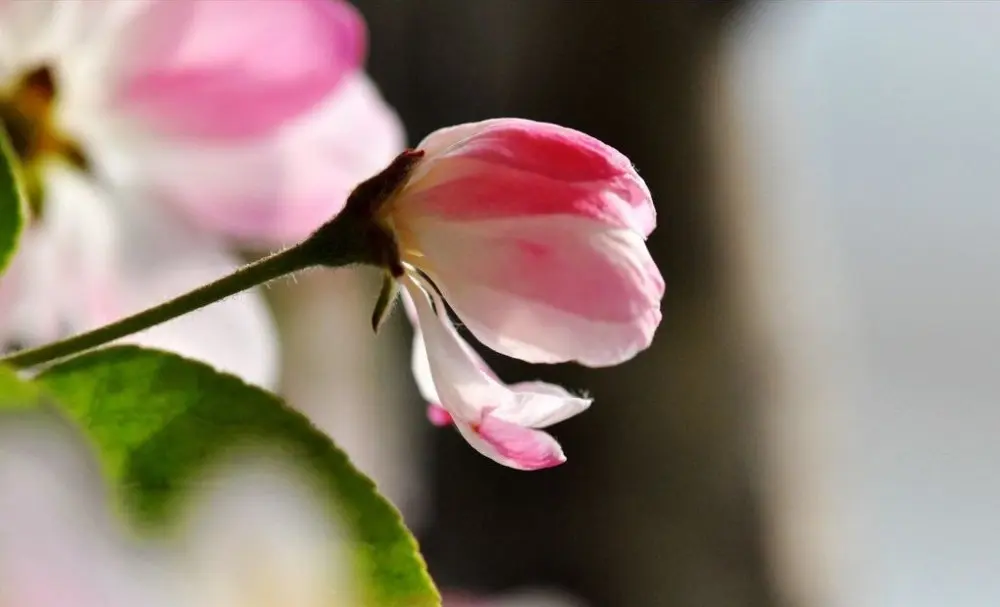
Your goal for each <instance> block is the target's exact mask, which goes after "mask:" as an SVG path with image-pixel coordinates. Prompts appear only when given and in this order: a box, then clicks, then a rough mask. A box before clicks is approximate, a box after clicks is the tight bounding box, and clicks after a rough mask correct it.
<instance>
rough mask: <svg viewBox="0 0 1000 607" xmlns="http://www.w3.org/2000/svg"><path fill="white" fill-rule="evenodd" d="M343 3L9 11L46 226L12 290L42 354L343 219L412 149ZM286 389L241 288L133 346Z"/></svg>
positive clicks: (4, 15) (14, 128)
mask: <svg viewBox="0 0 1000 607" xmlns="http://www.w3.org/2000/svg"><path fill="white" fill-rule="evenodd" d="M365 39H366V34H365V27H364V22H363V20H362V18H361V17H360V15H359V14H358V13H357V12H356V11H355V9H354V8H353V7H352V6H351V5H350V4H349V3H347V2H343V1H339V0H254V1H253V2H233V1H230V0H0V79H2V81H3V82H4V84H5V87H4V90H5V91H7V93H6V94H5V96H3V97H0V105H2V107H3V109H4V116H3V118H4V119H5V125H6V126H7V127H8V131H9V132H10V133H11V136H12V139H13V140H14V144H15V147H17V148H18V151H19V153H20V154H21V156H22V158H23V160H24V163H25V166H26V169H27V175H28V177H29V185H32V186H35V187H34V189H33V190H32V193H33V194H34V196H35V197H36V198H37V200H35V202H36V204H37V206H38V207H40V209H41V212H40V213H39V214H37V216H35V217H34V218H33V219H32V222H31V226H30V228H29V230H28V231H27V234H26V235H25V239H24V246H23V248H22V250H21V251H20V253H19V254H18V256H17V258H16V259H15V261H14V265H13V267H12V268H11V270H10V273H9V275H7V276H5V277H4V278H3V280H2V282H0V341H5V342H7V343H8V345H10V346H30V345H37V344H38V343H39V342H44V341H49V340H52V339H56V338H59V337H62V336H65V335H66V334H68V333H75V332H79V331H82V330H85V329H88V328H91V327H93V326H95V325H98V324H102V323H103V322H106V321H107V320H109V319H113V318H115V317H118V316H121V315H123V314H127V313H130V312H133V311H136V310H138V309H141V308H144V307H148V306H149V305H152V304H154V303H158V302H159V301H162V300H164V299H166V298H169V297H171V296H174V295H177V294H179V293H180V292H182V291H184V290H187V289H189V288H192V287H194V286H197V285H198V284H200V283H202V282H204V281H206V280H209V279H212V278H215V277H218V276H220V275H222V274H225V273H227V272H229V271H231V270H232V269H233V268H235V267H236V266H237V265H238V263H239V260H238V259H237V258H236V257H235V256H234V255H232V254H231V253H229V252H228V250H229V246H230V244H236V245H239V246H241V247H243V248H251V249H260V248H276V247H278V246H282V245H285V244H291V243H293V242H294V241H295V240H297V239H299V238H302V237H304V236H305V235H307V234H308V233H309V232H310V231H311V230H312V229H314V228H315V227H317V226H318V225H320V224H321V223H322V222H323V221H325V220H327V219H329V218H330V217H332V216H333V215H335V214H336V213H337V212H338V211H339V210H340V208H341V207H342V205H343V203H344V201H345V199H346V197H347V194H348V193H349V191H350V190H351V188H352V187H353V186H354V184H355V183H356V182H358V181H360V180H361V179H363V178H365V177H366V176H368V175H369V174H371V173H373V172H375V171H377V170H378V169H379V168H380V167H381V166H383V165H384V164H385V163H386V162H387V161H388V160H389V159H391V158H392V157H393V156H394V155H395V154H396V153H397V152H398V151H399V150H400V149H401V148H402V146H403V131H402V128H401V125H400V123H399V121H398V119H397V117H396V116H395V114H394V113H393V112H392V110H391V109H390V108H389V107H388V106H387V105H386V104H385V103H384V101H383V100H382V99H381V97H380V95H379V93H378V91H377V90H376V88H375V87H374V85H373V84H372V83H371V81H370V80H369V79H368V77H367V76H366V75H365V74H364V72H363V71H362V63H363V59H364V55H365V44H366V42H365ZM136 340H137V341H141V342H144V343H149V344H150V345H158V346H163V347H168V348H171V349H175V350H180V351H181V352H182V353H185V354H188V355H190V356H194V357H197V358H203V359H205V360H208V361H209V362H212V363H215V364H217V365H219V366H221V367H223V368H225V369H227V370H230V371H234V372H237V373H239V374H241V375H243V376H244V377H245V378H247V379H249V380H250V381H255V382H257V383H261V384H264V385H267V384H269V383H271V382H272V381H273V380H274V375H275V369H274V366H275V360H276V357H275V354H274V341H275V340H274V336H273V327H272V323H271V319H270V317H269V315H268V313H267V311H266V308H265V307H264V305H263V303H262V301H260V300H259V295H257V294H244V295H241V296H238V297H235V298H231V299H230V300H227V301H225V302H221V303H220V304H217V305H215V306H212V307H210V308H207V309H205V310H203V311H201V312H198V313H196V314H194V315H191V316H190V317H184V318H181V319H177V320H175V321H172V322H170V323H167V324H165V325H162V326H161V327H157V328H155V329H153V330H151V331H150V332H148V333H146V334H144V335H141V336H139V337H137V339H136Z"/></svg>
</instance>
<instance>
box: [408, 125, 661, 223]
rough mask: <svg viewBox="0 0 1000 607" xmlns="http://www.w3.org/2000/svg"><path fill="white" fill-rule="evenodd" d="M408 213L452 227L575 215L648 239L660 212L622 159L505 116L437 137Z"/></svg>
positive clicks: (573, 135)
mask: <svg viewBox="0 0 1000 607" xmlns="http://www.w3.org/2000/svg"><path fill="white" fill-rule="evenodd" d="M420 147H421V148H422V149H425V151H427V160H426V162H425V163H424V164H425V165H426V166H424V167H422V169H421V171H422V172H421V173H419V174H418V175H415V176H414V179H413V180H412V183H413V186H412V188H411V190H410V192H409V196H408V198H407V201H406V206H407V207H409V209H404V210H403V212H409V213H415V214H426V215H429V216H432V217H438V218H441V219H444V220H448V221H481V220H488V219H504V218H515V217H538V216H551V215H568V216H572V217H581V218H586V219H590V220H593V221H595V222H599V223H602V224H605V225H606V226H609V227H616V228H629V229H632V230H634V231H636V232H638V233H640V234H641V235H642V236H648V235H649V233H650V232H651V231H652V230H653V228H654V227H655V226H656V210H655V208H654V207H653V201H652V197H651V195H650V192H649V188H648V187H647V186H646V184H645V182H644V181H643V180H642V178H641V177H639V175H638V174H637V173H636V171H635V169H634V168H633V167H632V163H631V162H630V161H629V159H628V158H626V157H625V156H624V155H623V154H621V153H620V152H618V151H617V150H615V149H614V148H612V147H610V146H608V145H606V144H604V143H602V142H601V141H599V140H597V139H595V138H593V137H591V136H590V135H587V134H585V133H581V132H579V131H575V130H573V129H568V128H565V127H561V126H557V125H554V124H548V123H540V122H534V121H531V120H522V119H512V118H500V119H494V120H487V121H484V122H480V123H473V124H466V125H460V126H457V127H451V128H449V129H443V130H441V131H438V132H436V133H434V134H432V135H430V136H429V137H428V138H426V139H425V140H424V141H423V142H422V143H421V144H420Z"/></svg>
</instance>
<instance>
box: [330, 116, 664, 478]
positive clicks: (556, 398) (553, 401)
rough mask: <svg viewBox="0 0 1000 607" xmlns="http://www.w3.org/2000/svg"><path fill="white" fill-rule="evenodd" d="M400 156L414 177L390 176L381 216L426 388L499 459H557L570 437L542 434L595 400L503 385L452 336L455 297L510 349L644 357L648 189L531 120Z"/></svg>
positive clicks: (488, 336)
mask: <svg viewBox="0 0 1000 607" xmlns="http://www.w3.org/2000/svg"><path fill="white" fill-rule="evenodd" d="M419 154H423V155H422V157H421V156H419ZM403 160H405V161H406V162H397V163H395V164H394V166H396V167H397V169H398V168H399V167H401V166H403V165H407V166H406V171H407V172H406V173H403V174H399V172H398V171H397V172H396V173H393V175H392V176H391V177H392V179H389V178H388V177H387V178H386V180H389V181H392V182H393V183H392V184H387V186H386V188H385V189H384V199H376V200H375V202H376V204H375V208H374V209H373V210H374V213H375V215H376V221H377V223H378V224H379V225H380V226H381V227H382V229H383V230H385V231H386V232H387V233H389V234H390V235H391V236H392V238H393V240H394V242H395V249H396V251H394V252H393V254H395V255H398V257H399V263H398V264H395V263H394V264H392V266H393V267H394V268H402V272H403V276H401V277H400V278H401V280H402V282H403V284H404V286H405V287H406V291H407V293H408V297H404V301H406V302H408V303H407V307H408V309H409V311H410V315H411V319H412V320H414V321H415V322H416V324H418V325H419V329H420V330H419V332H418V334H417V344H416V345H415V349H414V371H415V374H416V377H417V382H418V385H419V387H420V388H421V391H422V393H423V394H424V396H425V397H426V398H427V399H428V400H429V401H430V402H431V403H434V404H439V405H440V406H441V407H443V408H444V409H445V410H446V411H447V413H448V414H449V415H450V416H451V418H452V420H453V421H454V423H455V426H456V427H457V428H458V430H459V431H460V432H461V433H462V434H463V436H465V438H466V439H467V440H468V441H469V442H470V443H471V444H472V445H473V446H474V447H476V448H477V449H479V450H480V451H481V452H483V453H484V454H486V455H487V456H489V457H491V458H493V459H495V460H497V461H499V462H500V463H503V464H505V465H508V466H512V467H516V468H522V469H537V468H544V467H548V466H552V465H555V464H558V463H561V462H562V461H564V460H565V457H564V456H563V454H562V450H561V449H560V448H559V445H558V443H556V442H555V440H554V439H553V438H552V437H551V436H549V435H548V434H546V433H545V432H542V431H541V430H538V428H542V427H545V426H547V425H550V424H552V423H555V422H556V421H559V420H562V419H565V418H567V417H569V416H571V415H574V414H576V413H579V412H580V411H583V410H584V409H586V408H587V406H588V405H589V404H590V401H589V400H588V399H584V398H578V397H575V396H572V395H571V394H569V393H568V392H566V391H565V390H562V389H561V388H558V387H556V386H551V385H548V384H543V383H540V382H532V383H529V384H521V385H517V386H507V385H504V384H503V383H502V382H501V381H500V380H499V379H497V378H496V376H495V375H494V374H493V373H492V372H491V371H490V370H489V368H488V367H487V366H486V364H485V362H483V361H482V359H480V358H479V356H478V355H477V354H476V353H475V352H474V351H473V350H472V348H471V347H470V346H469V345H468V344H467V343H466V342H465V341H464V340H463V339H462V337H461V336H460V335H459V334H458V332H457V331H456V330H455V327H454V326H453V325H452V323H451V320H450V319H449V318H448V314H447V311H446V309H445V306H444V300H447V302H448V304H449V305H450V306H451V307H452V308H453V309H454V311H455V313H456V314H457V315H458V318H459V319H460V320H461V321H462V323H463V324H464V325H465V326H466V327H467V328H468V329H469V331H471V332H472V334H473V335H475V336H476V337H477V338H478V339H479V340H480V341H482V342H483V343H484V344H486V345H487V346H489V347H490V348H492V349H494V350H496V351H498V352H501V353H503V354H506V355H508V356H512V357H515V358H519V359H521V360H525V361H529V362H539V363H556V362H565V361H576V362H579V363H582V364H585V365H589V366H605V365H614V364H618V363H621V362H623V361H626V360H628V359H630V358H632V357H633V356H635V355H636V354H637V353H638V352H640V351H641V350H643V349H645V348H646V347H648V346H649V344H650V342H651V341H652V338H653V333H654V331H655V330H656V327H657V326H658V325H659V323H660V318H661V315H660V301H661V299H662V297H663V292H664V284H663V279H662V278H661V276H660V273H659V270H658V269H657V268H656V265H655V264H654V263H653V260H652V258H651V257H650V255H649V252H648V250H647V249H646V245H645V242H644V240H645V237H646V236H647V235H648V234H649V233H650V231H651V230H652V229H653V227H654V226H655V223H656V214H655V211H654V209H653V204H652V199H651V197H650V193H649V190H648V188H647V187H646V185H645V183H644V182H643V180H642V179H641V178H640V177H639V175H638V174H637V173H636V172H635V169H634V168H633V167H632V164H631V163H630V162H629V160H628V159H627V158H625V157H624V156H623V155H622V154H620V153H619V152H617V151H616V150H614V149H612V148H611V147H609V146H607V145H605V144H603V143H601V142H600V141H598V140H596V139H594V138H593V137H590V136H588V135H585V134H583V133H580V132H577V131H573V130H571V129H567V128H563V127H560V126H556V125H552V124H544V123H538V122H532V121H529V120H520V119H497V120H488V121H485V122H479V123H474V124H465V125H460V126H456V127H452V128H447V129H442V130H440V131H437V132H435V133H432V134H431V135H430V136H429V137H427V138H426V139H425V140H424V141H423V142H421V144H420V145H419V146H418V148H417V153H416V154H413V153H411V154H410V156H409V157H408V158H404V159H403ZM401 177H402V178H404V180H403V182H402V184H401V185H400V184H397V182H398V181H399V179H400V178H401ZM386 180H382V181H386ZM378 183H380V181H379V180H378V179H377V178H376V179H375V180H372V181H371V182H369V183H368V184H367V185H366V186H365V188H366V190H365V191H366V192H371V191H378V190H377V188H375V186H376V185H378ZM388 185H392V187H388ZM359 190H360V189H359ZM358 198H359V200H360V199H362V198H366V197H365V196H359V197H358ZM359 204H360V203H359ZM348 206H349V210H351V207H352V205H351V204H350V203H349V205H348ZM394 272H396V273H398V272H399V270H398V269H397V270H394ZM409 298H412V301H410V299H409ZM435 413H437V412H436V411H435ZM434 417H435V419H436V420H437V421H444V419H445V418H444V416H443V415H437V414H436V415H435V416H434Z"/></svg>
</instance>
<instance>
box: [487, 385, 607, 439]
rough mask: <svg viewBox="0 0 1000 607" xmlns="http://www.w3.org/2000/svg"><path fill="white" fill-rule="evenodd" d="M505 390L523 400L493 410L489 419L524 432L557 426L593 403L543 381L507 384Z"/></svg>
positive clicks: (516, 400)
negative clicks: (511, 425)
mask: <svg viewBox="0 0 1000 607" xmlns="http://www.w3.org/2000/svg"><path fill="white" fill-rule="evenodd" d="M509 388H510V389H511V391H512V392H514V393H516V394H519V395H522V396H523V397H522V398H518V399H515V400H514V403H513V406H510V407H507V408H504V409H497V410H496V411H494V412H493V416H494V417H496V418H498V419H501V420H504V421H508V422H511V423H515V424H518V425H520V426H525V427H527V428H547V427H549V426H551V425H553V424H558V423H559V422H561V421H564V420H567V419H569V418H571V417H573V416H575V415H578V414H580V413H583V412H584V411H586V410H587V409H588V408H589V407H590V404H591V403H592V402H593V401H592V400H591V399H589V398H584V397H582V396H576V395H575V394H573V393H571V392H570V391H568V390H566V389H565V388H563V387H561V386H557V385H555V384H550V383H547V382H543V381H526V382H520V383H516V384H511V385H510V386H509ZM544 397H549V398H544ZM529 405H530V406H529Z"/></svg>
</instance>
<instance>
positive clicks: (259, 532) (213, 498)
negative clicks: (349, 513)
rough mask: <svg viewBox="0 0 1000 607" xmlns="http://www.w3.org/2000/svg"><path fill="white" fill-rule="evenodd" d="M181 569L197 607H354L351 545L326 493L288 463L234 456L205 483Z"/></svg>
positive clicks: (187, 524)
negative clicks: (343, 606)
mask: <svg viewBox="0 0 1000 607" xmlns="http://www.w3.org/2000/svg"><path fill="white" fill-rule="evenodd" d="M197 487H198V492H197V493H196V494H195V495H194V496H193V499H192V501H190V502H189V503H188V504H187V512H186V515H185V516H184V517H183V529H182V530H181V533H182V536H183V537H182V550H181V553H180V555H179V556H180V557H181V558H180V562H181V565H182V567H183V573H184V574H185V578H186V579H187V581H188V582H189V588H190V590H191V592H192V596H191V600H190V601H189V602H187V603H185V604H186V605H191V606H192V607H242V606H245V605H275V606H278V605H296V606H301V607H323V606H326V605H354V604H356V603H355V602H354V601H353V600H352V599H353V596H352V595H353V590H354V589H353V587H352V586H353V584H352V579H351V571H350V565H349V559H348V558H347V557H348V554H345V553H346V552H347V551H348V548H349V545H348V544H347V542H346V541H345V540H346V538H345V537H344V535H343V534H342V532H341V529H340V528H339V525H337V524H335V523H336V521H335V520H334V513H333V512H332V511H331V508H330V504H329V503H328V502H327V500H325V499H324V498H323V493H322V492H320V491H319V490H317V488H316V487H314V486H312V484H311V483H310V482H309V481H308V479H307V478H306V477H304V475H303V474H302V471H301V470H299V469H298V468H296V467H295V466H293V465H290V463H289V462H286V461H283V460H280V459H277V458H272V457H265V456H261V455H257V456H248V455H246V454H244V455H242V456H240V457H235V458H233V459H232V460H231V461H228V462H226V464H225V465H224V466H220V467H219V468H218V469H217V470H213V471H212V472H211V473H210V474H208V475H206V478H204V479H199V482H198V484H197Z"/></svg>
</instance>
